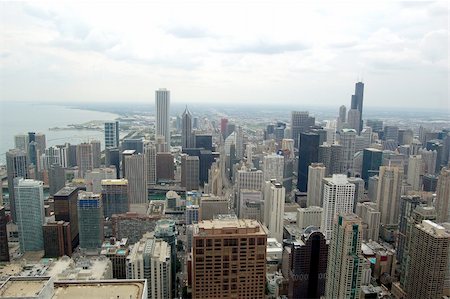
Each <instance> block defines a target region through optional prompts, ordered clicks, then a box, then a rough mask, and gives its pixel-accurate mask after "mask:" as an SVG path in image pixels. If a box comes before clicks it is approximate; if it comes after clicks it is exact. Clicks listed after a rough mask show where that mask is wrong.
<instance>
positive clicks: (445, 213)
mask: <svg viewBox="0 0 450 299" xmlns="http://www.w3.org/2000/svg"><path fill="white" fill-rule="evenodd" d="M436 194H437V198H436V211H437V213H438V215H437V222H449V221H450V169H448V168H443V169H442V170H441V174H440V175H439V179H438V185H437V188H436Z"/></svg>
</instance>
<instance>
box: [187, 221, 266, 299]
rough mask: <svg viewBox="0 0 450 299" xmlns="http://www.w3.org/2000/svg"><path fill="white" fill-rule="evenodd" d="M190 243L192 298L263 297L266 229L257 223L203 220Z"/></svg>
mask: <svg viewBox="0 0 450 299" xmlns="http://www.w3.org/2000/svg"><path fill="white" fill-rule="evenodd" d="M243 240H246V241H243ZM192 244H193V250H192V253H193V258H192V261H193V264H192V283H193V285H192V297H193V298H255V299H257V298H261V299H262V298H265V294H264V293H265V292H264V291H265V285H266V255H267V253H266V250H267V248H266V246H267V230H266V228H265V227H264V226H262V225H261V224H260V223H259V222H258V221H255V220H249V219H239V220H238V219H231V220H211V221H202V222H200V223H199V224H198V225H197V227H196V230H195V232H194V235H193V243H192ZM238 252H239V254H238ZM249 257H252V258H249Z"/></svg>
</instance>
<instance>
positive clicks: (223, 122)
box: [220, 118, 228, 140]
mask: <svg viewBox="0 0 450 299" xmlns="http://www.w3.org/2000/svg"><path fill="white" fill-rule="evenodd" d="M227 125H228V118H222V119H221V120H220V133H222V137H223V140H225V139H226V138H227V137H228V134H227Z"/></svg>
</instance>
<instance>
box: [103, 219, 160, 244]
mask: <svg viewBox="0 0 450 299" xmlns="http://www.w3.org/2000/svg"><path fill="white" fill-rule="evenodd" d="M161 212H162V211H161ZM161 217H162V213H161V214H160V215H148V214H147V213H142V214H139V213H135V212H128V213H125V214H113V215H112V217H111V225H112V235H113V237H115V238H116V239H123V238H127V239H128V242H129V243H130V244H134V243H136V242H138V241H139V239H140V238H142V236H143V235H144V234H145V233H146V232H151V231H153V230H154V229H155V227H156V222H157V221H158V220H160V219H161Z"/></svg>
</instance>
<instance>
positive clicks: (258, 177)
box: [234, 167, 264, 215]
mask: <svg viewBox="0 0 450 299" xmlns="http://www.w3.org/2000/svg"><path fill="white" fill-rule="evenodd" d="M263 185H264V174H263V172H262V171H261V170H254V169H247V168H246V167H242V168H241V169H240V170H238V171H237V172H236V178H235V186H234V187H235V192H236V194H235V196H236V202H235V203H234V207H235V208H237V209H239V203H238V199H239V196H240V192H241V189H247V190H257V191H262V190H263ZM237 212H238V215H239V212H240V211H239V210H238V211H237Z"/></svg>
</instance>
